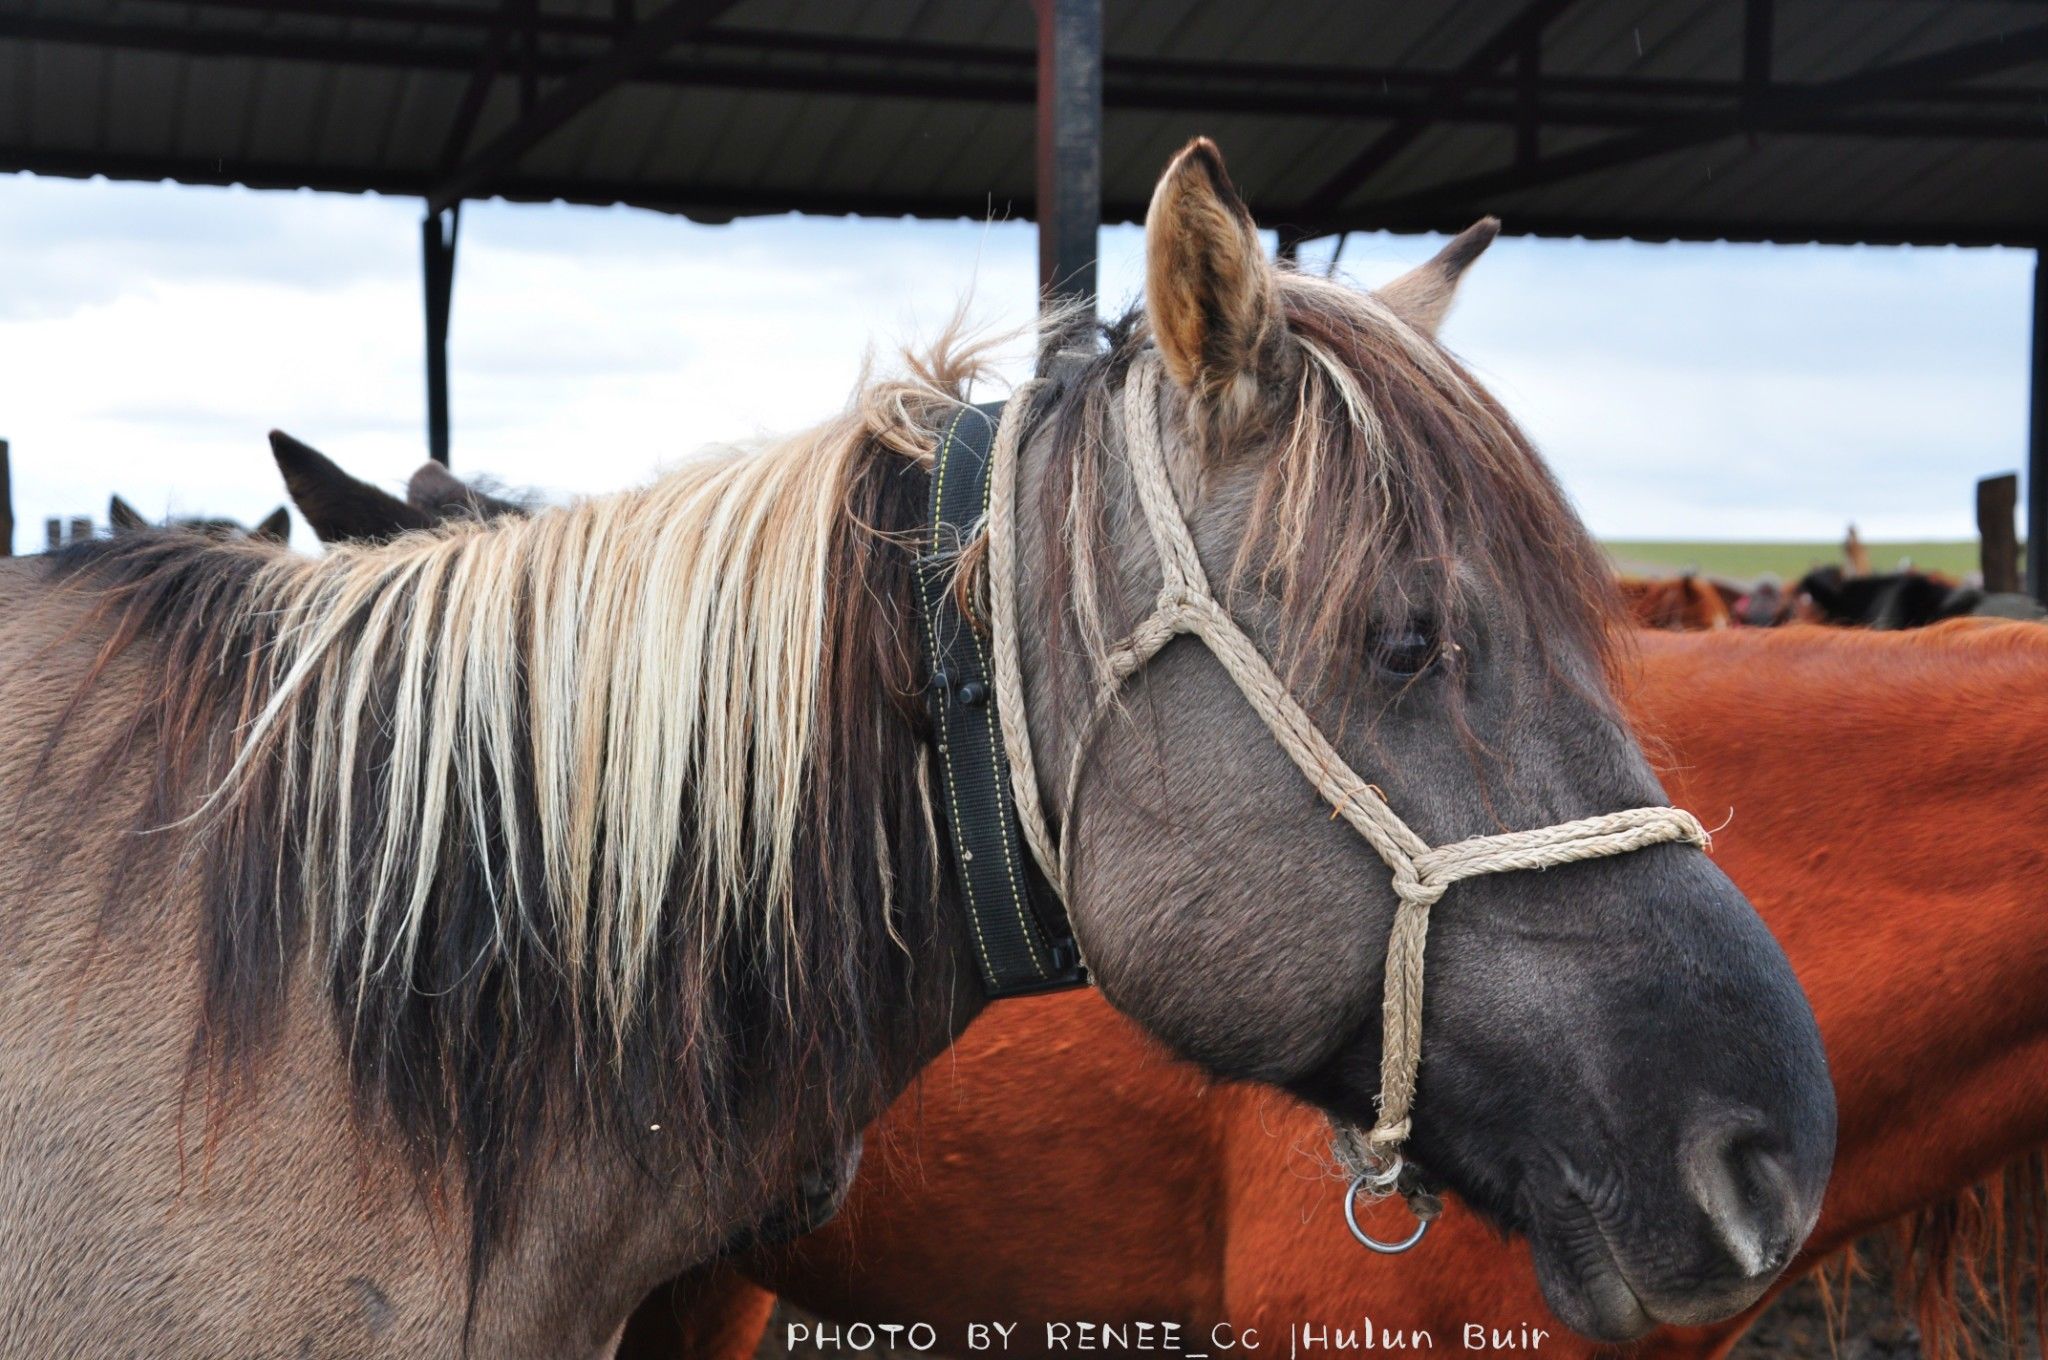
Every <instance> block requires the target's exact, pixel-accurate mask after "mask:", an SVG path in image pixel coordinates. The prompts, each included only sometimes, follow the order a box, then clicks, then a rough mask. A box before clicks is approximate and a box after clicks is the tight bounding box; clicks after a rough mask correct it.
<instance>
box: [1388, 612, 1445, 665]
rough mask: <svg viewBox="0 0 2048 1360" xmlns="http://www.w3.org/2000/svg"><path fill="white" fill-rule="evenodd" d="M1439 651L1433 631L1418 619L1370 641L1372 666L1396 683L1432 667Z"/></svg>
mask: <svg viewBox="0 0 2048 1360" xmlns="http://www.w3.org/2000/svg"><path fill="white" fill-rule="evenodd" d="M1441 651H1442V648H1441V647H1440V646H1439V644H1438V642H1437V636H1436V629H1434V628H1432V627H1431V626H1430V625H1429V624H1428V623H1427V622H1426V621H1424V620H1421V619H1410V620H1409V621H1408V622H1407V623H1405V624H1402V625H1401V626H1400V627H1398V628H1388V629H1384V630H1381V631H1379V632H1377V633H1376V634H1375V635H1374V637H1373V648H1372V659H1373V664H1374V665H1376V666H1378V667H1379V668H1380V670H1382V671H1384V672H1385V673H1386V674H1388V675H1391V676H1393V677H1395V678H1396V679H1400V680H1413V679H1414V678H1415V677H1416V676H1418V675H1420V674H1422V673H1423V672H1424V671H1426V670H1428V669H1429V668H1430V667H1431V666H1433V665H1435V664H1436V661H1437V658H1438V656H1439V655H1440V654H1441Z"/></svg>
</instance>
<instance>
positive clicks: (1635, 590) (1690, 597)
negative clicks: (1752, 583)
mask: <svg viewBox="0 0 2048 1360" xmlns="http://www.w3.org/2000/svg"><path fill="white" fill-rule="evenodd" d="M1620 586H1621V600H1622V604H1623V606H1624V607H1625V608H1627V610H1628V613H1629V618H1630V619H1632V620H1633V621H1634V622H1635V624H1636V626H1637V627H1640V628H1655V629H1659V630H1661V631H1663V632H1673V633H1691V632H1706V631H1711V630H1712V629H1716V628H1727V627H1731V626H1732V625H1733V624H1734V623H1735V621H1736V620H1735V608H1734V606H1735V602H1736V600H1737V599H1738V598H1740V596H1741V592H1740V591H1738V590H1736V589H1735V588H1734V587H1732V586H1728V585H1723V584H1722V583H1721V582H1719V581H1713V580H1709V579H1707V578H1706V577H1704V576H1700V575H1697V574H1696V573H1693V572H1686V573H1685V574H1684V575H1681V576H1624V577H1622V578H1621V579H1620Z"/></svg>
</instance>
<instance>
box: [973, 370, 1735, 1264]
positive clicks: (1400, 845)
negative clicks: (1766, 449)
mask: <svg viewBox="0 0 2048 1360" xmlns="http://www.w3.org/2000/svg"><path fill="white" fill-rule="evenodd" d="M1163 381H1164V379H1163V378H1162V375H1161V373H1160V366H1159V363H1158V361H1157V360H1156V358H1154V357H1152V356H1150V355H1147V356H1144V357H1141V358H1140V359H1139V360H1138V361H1137V362H1136V363H1134V364H1133V365H1132V367H1131V370H1130V373H1129V375H1128V377H1127V378H1126V380H1125V385H1124V393H1123V402H1124V431H1125V444H1126V449H1127V454H1128V458H1129V463H1130V474H1131V479H1132V482H1133V484H1134V486H1135V489H1136V491H1137V496H1138V501H1139V504H1140V505H1141V506H1142V507H1143V509H1144V514H1145V522H1146V524H1147V526H1148V527H1149V528H1150V530H1151V533H1152V543H1153V546H1154V547H1155V548H1156V549H1157V552H1158V556H1159V564H1160V571H1161V575H1162V578H1163V579H1162V580H1161V583H1160V588H1159V596H1158V603H1157V604H1156V606H1155V607H1154V609H1153V611H1152V613H1151V614H1150V615H1149V616H1147V617H1146V618H1145V619H1144V620H1143V621H1142V622H1140V623H1139V624H1138V626H1137V627H1135V628H1134V629H1132V630H1131V632H1130V634H1129V636H1127V637H1126V638H1124V640H1123V641H1122V642H1120V643H1118V644H1117V645H1116V646H1114V647H1113V648H1111V649H1110V653H1109V655H1108V657H1107V658H1106V662H1107V666H1106V676H1107V678H1106V680H1105V681H1104V683H1103V684H1102V686H1101V688H1100V689H1099V690H1098V691H1097V693H1096V696H1095V701H1094V707H1093V709H1092V711H1091V712H1090V714H1089V717H1088V722H1087V726H1086V727H1084V729H1083V732H1082V737H1081V740H1079V741H1077V742H1076V743H1075V748H1074V756H1073V763H1072V765H1071V767H1070V768H1069V770H1068V772H1067V782H1066V789H1065V792H1066V799H1065V803H1064V809H1065V811H1064V814H1063V816H1064V817H1066V818H1071V817H1072V815H1073V807H1074V798H1075V794H1076V793H1077V792H1078V787H1079V783H1080V777H1081V771H1082V766H1083V763H1084V760H1085V756H1086V753H1087V751H1088V749H1089V741H1088V736H1089V733H1090V732H1092V729H1093V727H1094V724H1095V723H1096V722H1097V721H1098V720H1099V719H1100V718H1101V716H1102V714H1103V712H1104V711H1105V710H1106V709H1107V708H1108V707H1109V705H1111V704H1112V703H1114V702H1115V700H1116V697H1117V695H1118V693H1119V692H1120V691H1121V690H1122V688H1123V686H1124V685H1125V684H1127V683H1128V682H1129V681H1130V679H1131V677H1133V676H1134V675H1136V674H1137V673H1138V672H1139V671H1140V670H1142V669H1143V668H1144V667H1145V665H1146V663H1147V662H1149V661H1151V660H1152V658H1153V657H1155V656H1157V655H1158V654H1159V653H1160V651H1161V650H1162V649H1164V648H1165V646H1166V645H1167V643H1169V642H1171V641H1172V640H1173V639H1174V638H1176V637H1178V636H1180V635H1182V634H1188V635H1191V636H1193V637H1197V638H1199V639H1201V641H1202V643H1203V644H1204V645H1205V646H1207V647H1208V649H1209V651H1210V652H1211V653H1212V654H1213V655H1214V656H1215V658H1216V659H1217V661H1219V662H1220V663H1222V666H1223V669H1224V670H1225V671H1226V672H1228V673H1229V676H1230V678H1231V680H1232V681H1234V682H1235V683H1236V685H1237V687H1238V689H1239V690H1240V691H1241V692H1242V693H1243V694H1244V697H1245V700H1246V702H1248V703H1249V704H1250V705H1251V707H1252V711H1253V712H1255V713H1257V714H1258V715H1259V719H1260V720H1261V721H1262V722H1264V723H1265V725H1266V728H1267V730H1268V731H1270V732H1271V733H1272V734H1273V739H1274V740H1275V741H1277V742H1278V743H1279V744H1280V749H1281V750H1283V751H1285V752H1286V753H1287V756H1288V758H1289V759H1291V760H1292V761H1293V762H1294V763H1295V765H1296V766H1297V767H1298V768H1299V769H1300V770H1301V772H1302V774H1303V775H1305V776H1307V778H1308V781H1309V783H1310V784H1312V785H1314V786H1315V790H1316V792H1317V793H1318V794H1320V795H1321V796H1322V798H1323V799H1324V800H1325V801H1326V802H1328V803H1329V804H1330V806H1331V807H1332V808H1334V809H1335V810H1336V814H1337V815H1338V816H1340V817H1342V818H1343V819H1344V820H1345V821H1346V822H1348V823H1349V824H1350V825H1351V827H1352V829H1353V830H1355V831H1356V832H1357V833H1358V834H1359V835H1360V836H1362V837H1364V838H1365V841H1366V843H1367V844H1368V845H1370V846H1371V847H1372V848H1373V850H1374V852H1375V853H1377V854H1378V855H1379V857H1380V859H1381V860H1383V861H1384V862H1385V863H1386V866H1387V868H1388V869H1389V870H1390V871H1391V873H1392V876H1393V888H1394V896H1395V898H1396V899H1397V901H1398V903H1399V905H1398V906H1397V907H1396V909H1395V912H1394V924H1393V930H1392V933H1391V934H1390V936H1389V938H1388V941H1387V963H1386V986H1385V999H1384V1002H1383V1005H1382V1020H1381V1023H1382V1026H1383V1043H1382V1052H1381V1057H1380V1093H1379V1098H1378V1101H1377V1106H1378V1111H1379V1115H1378V1119H1377V1120H1376V1122H1375V1123H1374V1124H1373V1126H1372V1127H1371V1128H1370V1129H1369V1130H1364V1131H1363V1132H1361V1131H1359V1130H1357V1129H1353V1128H1346V1127H1342V1126H1340V1127H1339V1129H1338V1138H1337V1143H1336V1147H1337V1152H1338V1156H1339V1159H1340V1160H1341V1161H1343V1162H1344V1163H1345V1165H1346V1169H1347V1170H1349V1171H1351V1172H1352V1174H1353V1176H1354V1180H1353V1182H1352V1194H1353V1195H1354V1196H1355V1194H1356V1192H1357V1191H1358V1190H1359V1189H1361V1188H1363V1189H1367V1190H1370V1191H1373V1192H1375V1193H1379V1194H1385V1193H1389V1192H1391V1191H1395V1190H1400V1191H1401V1192H1402V1193H1404V1194H1406V1195H1407V1196H1408V1198H1409V1202H1410V1205H1411V1207H1414V1208H1415V1209H1416V1210H1417V1215H1418V1217H1421V1218H1423V1220H1424V1222H1427V1220H1428V1218H1429V1217H1432V1216H1433V1213H1432V1212H1431V1208H1432V1206H1431V1204H1430V1202H1429V1201H1431V1200H1433V1198H1434V1197H1433V1196H1427V1194H1426V1192H1424V1191H1423V1190H1422V1189H1421V1187H1420V1184H1419V1182H1418V1181H1417V1180H1416V1179H1415V1177H1414V1176H1413V1174H1412V1170H1411V1171H1410V1172H1409V1173H1407V1174H1405V1175H1404V1173H1403V1168H1402V1161H1401V1158H1400V1156H1399V1149H1400V1147H1401V1144H1402V1143H1403V1141H1405V1140H1406V1139H1407V1137H1408V1133H1409V1127H1410V1120H1409V1114H1410V1108H1411V1106H1412V1105H1413V1103H1414V1099H1415V1079H1416V1070H1417V1068H1418V1066H1419V1065H1420V1063H1421V1059H1422V976H1423V975H1422V958H1423V948H1424V946H1425V945H1426V944H1427V942H1428V938H1429V911H1430V908H1431V907H1433V906H1435V905H1436V903H1437V901H1438V900H1439V899H1441V898H1442V897H1443V895H1444V893H1445V891H1446V890H1447V889H1449V887H1450V886H1451V885H1452V884H1453V883H1456V882H1458V881H1459V880H1461V879H1467V878H1476V877H1478V876H1480V875H1482V874H1498V873H1507V872H1510V871H1513V870H1518V869H1546V868H1549V867H1551V866H1552V865H1557V864H1572V863H1575V862H1577V861H1579V860H1588V859H1601V858H1604V857H1606V856H1609V855H1620V854H1626V853H1628V852H1629V851H1632V850H1641V849H1643V848H1645V847H1647V846H1652V845H1661V844H1664V843H1666V842H1670V841H1682V842H1685V843H1687V844H1690V845H1695V846H1699V847H1700V848H1702V849H1704V848H1706V846H1707V844H1708V840H1707V833H1706V831H1705V829H1704V828H1702V827H1701V826H1700V823H1699V821H1698V819H1697V818H1695V817H1694V816H1693V815H1692V814H1691V813H1689V812H1686V811H1684V810H1682V809H1679V808H1674V807H1640V808H1631V809H1630V810H1628V811H1626V812H1612V813H1607V814H1605V815H1603V816H1597V817H1585V818H1581V819H1579V820H1577V821H1570V822H1560V823H1558V824H1557V825H1555V826H1546V827H1540V828H1538V829H1536V830H1533V831H1511V832H1507V833H1505V834H1501V835H1493V836H1474V837H1472V838H1471V839H1469V840H1462V841H1456V842H1453V843H1451V844H1449V845H1438V846H1432V845H1430V844H1429V843H1428V842H1427V841H1425V840H1423V839H1422V837H1421V836H1419V835H1417V834H1416V833H1415V831H1414V829H1413V828H1411V827H1410V826H1409V825H1408V824H1407V823H1406V822H1404V821H1402V820H1401V818H1400V817H1399V816H1398V815H1396V814H1395V812H1394V810H1393V809H1392V808H1391V807H1389V806H1388V805H1387V802H1386V799H1385V797H1384V795H1382V794H1381V793H1380V792H1379V790H1378V789H1376V788H1375V787H1374V786H1373V785H1371V784H1369V783H1367V782H1366V781H1365V780H1363V779H1361V778H1359V777H1358V775H1357V773H1356V772H1355V771H1353V770H1352V768H1351V767H1350V766H1349V765H1347V764H1346V763H1345V762H1344V758H1343V757H1342V756H1340V755H1339V754H1338V753H1337V750H1336V748H1335V747H1334V746H1332V745H1331V744H1330V741H1329V738H1327V737H1325V736H1324V735H1323V733H1322V732H1321V730H1319V729H1318V728H1317V727H1316V725H1315V723H1314V722H1313V721H1311V720H1310V718H1309V716H1308V714H1307V713H1306V712H1305V711H1303V709H1302V707H1301V705H1300V704H1299V703H1298V702H1296V701H1295V698H1294V696H1293V695H1292V694H1290V693H1288V691H1287V688H1286V687H1285V686H1284V685H1283V684H1282V683H1281V681H1280V677H1279V676H1278V675H1277V674H1276V673H1275V672H1274V670H1273V667H1272V665H1271V664H1270V663H1269V662H1268V661H1267V660H1266V658H1265V657H1264V656H1263V655H1261V654H1260V652H1259V649H1258V646H1257V644H1255V643H1254V642H1253V641H1252V639H1251V638H1250V637H1249V636H1247V635H1246V633H1245V632H1244V630H1243V629H1242V628H1240V627H1238V626H1237V623H1236V622H1235V621H1234V620H1233V619H1232V618H1231V617H1230V615H1229V613H1228V612H1227V611H1226V610H1225V609H1224V607H1223V606H1222V604H1220V603H1219V602H1218V601H1217V599H1216V597H1215V595H1214V594H1213V593H1212V592H1211V591H1210V588H1209V582H1208V577H1207V576H1206V574H1205V573H1204V572H1203V569H1202V563H1201V559H1200V557H1199V556H1198V555H1197V554H1196V551H1195V543H1194V538H1193V536H1192V535H1191V534H1190V532H1189V530H1188V525H1187V520H1186V518H1185V517H1184V515H1183V514H1182V511H1181V507H1180V505H1179V502H1178V501H1177V499H1176V498H1175V495H1174V490H1173V484H1172V481H1171V480H1170V478H1169V476H1168V474H1167V466H1166V455H1165V440H1164V434H1163V426H1162V423H1161V415H1160V400H1159V393H1160V387H1161V385H1162V383H1163ZM1026 395H1027V394H1026V393H1025V392H1023V391H1020V392H1019V393H1018V394H1017V396H1016V399H1013V400H1012V401H1011V402H1010V403H1009V405H1008V408H1007V410H1006V411H1005V412H1004V418H1003V422H1002V426H1001V429H1000V430H999V431H998V432H997V435H996V442H995V448H994V451H993V460H994V466H993V467H992V469H991V483H992V484H991V486H990V488H989V510H988V536H989V562H988V568H989V603H990V610H991V613H992V616H993V617H992V628H991V632H992V634H993V636H992V639H991V641H992V645H993V649H994V653H995V678H996V685H997V690H998V694H997V698H998V711H999V716H1000V719H1001V723H1002V734H1003V744H1004V747H1005V749H1006V751H1007V753H1008V756H1009V762H1010V773H1011V779H1012V782H1013V784H1014V785H1015V796H1016V803H1017V813H1018V819H1019V821H1020V822H1021V823H1022V825H1023V830H1024V836H1025V840H1026V842H1027V843H1028V844H1029V845H1030V847H1031V852H1032V854H1033V855H1034V856H1036V857H1037V859H1038V862H1039V865H1040V867H1041V868H1043V869H1044V871H1045V874H1046V877H1047V879H1048V880H1050V881H1051V882H1052V883H1053V884H1054V885H1055V886H1056V887H1057V889H1058V891H1059V894H1060V896H1061V898H1062V899H1063V900H1066V899H1070V897H1071V893H1070V891H1069V885H1068V880H1067V869H1068V855H1067V847H1068V844H1069V842H1068V839H1067V837H1066V836H1065V834H1064V833H1065V831H1066V829H1067V828H1066V824H1065V822H1064V821H1063V822H1062V824H1061V827H1060V830H1061V832H1062V834H1061V835H1060V836H1059V837H1058V838H1057V839H1055V838H1054V837H1053V835H1052V834H1051V831H1050V828H1049V826H1048V823H1047V820H1046V815H1045V809H1044V806H1043V804H1042V802H1041V801H1040V798H1039V785H1038V776H1037V769H1036V764H1035V762H1034V760H1033V758H1032V751H1031V737H1030V730H1029V727H1028V725H1027V723H1026V722H1025V719H1024V692H1023V678H1022V668H1021V666H1020V665H1019V662H1018V656H1017V545H1016V534H1017V523H1016V519H1017V515H1016V489H1017V488H1016V482H1017V458H1018V445H1019V443H1020V440H1021V432H1022V428H1023V425H1024V423H1025V422H1024V418H1023V417H1022V416H1020V415H1019V412H1021V411H1023V410H1025V409H1026V408H1028V407H1029V405H1030V402H1029V400H1027V399H1026ZM1350 1204H1351V1196H1347V1199H1346V1215H1347V1218H1350V1217H1351V1215H1350ZM1352 1221H1353V1231H1354V1232H1357V1233H1358V1236H1359V1237H1360V1239H1361V1240H1363V1241H1366V1242H1367V1245H1370V1246H1374V1247H1376V1248H1377V1249H1381V1250H1385V1249H1387V1244H1380V1243H1375V1242H1373V1241H1372V1240H1371V1239H1369V1238H1367V1237H1366V1235H1365V1234H1364V1233H1363V1232H1362V1231H1360V1230H1358V1228H1357V1227H1356V1222H1355V1219H1353V1220H1352ZM1419 1237H1420V1232H1419V1231H1418V1232H1417V1234H1416V1238H1418V1239H1419ZM1406 1245H1408V1246H1412V1245H1414V1240H1413V1239H1411V1240H1410V1241H1409V1242H1408V1243H1407V1244H1406ZM1404 1249H1405V1248H1404Z"/></svg>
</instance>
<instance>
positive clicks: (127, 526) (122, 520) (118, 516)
mask: <svg viewBox="0 0 2048 1360" xmlns="http://www.w3.org/2000/svg"><path fill="white" fill-rule="evenodd" d="M107 525H108V527H109V528H111V529H112V530H113V531H114V532H115V533H117V534H125V533H132V532H133V531H135V530H137V529H147V528H148V527H149V521H148V520H146V519H144V518H143V517H142V512H141V511H140V510H137V509H136V508H135V507H134V506H132V505H130V504H129V503H128V502H126V501H124V500H122V499H121V498H120V497H119V496H109V497H108V498H107Z"/></svg>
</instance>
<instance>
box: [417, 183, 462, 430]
mask: <svg viewBox="0 0 2048 1360" xmlns="http://www.w3.org/2000/svg"><path fill="white" fill-rule="evenodd" d="M461 226H462V209H461V207H460V206H459V205H458V206H456V207H453V208H450V209H448V210H447V211H446V212H431V211H430V212H429V213H428V214H427V216H426V220H425V221H423V222H421V223H420V261H421V266H422V274H423V277H424V278H425V280H426V289H427V456H428V457H430V458H432V459H433V460H434V461H435V462H437V463H439V464H440V465H441V466H443V467H446V466H448V430H449V424H448V310H449V303H450V302H451V301H452V300H453V298H454V294H455V239H456V235H457V233H458V232H459V231H460V229H461Z"/></svg>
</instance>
